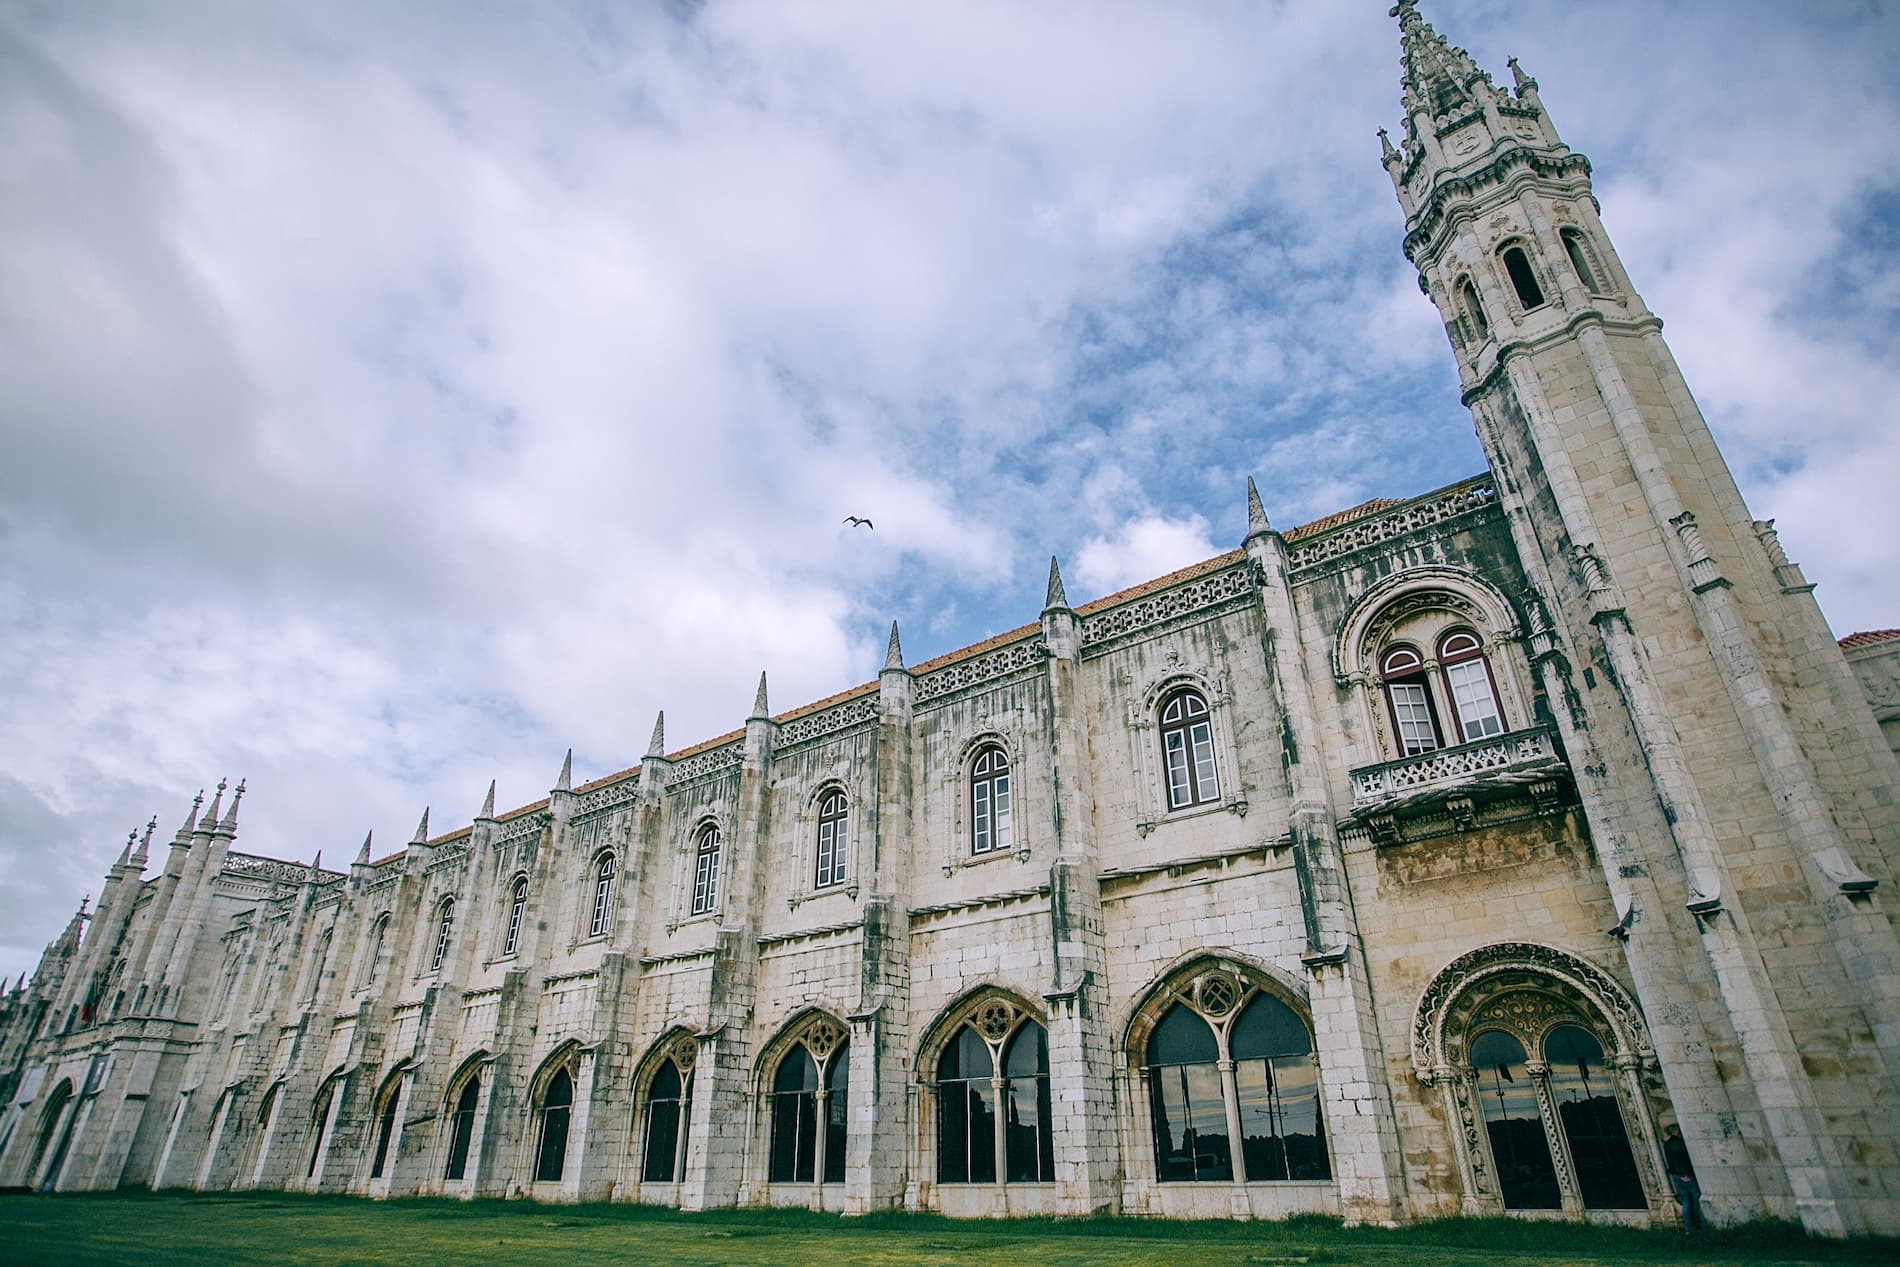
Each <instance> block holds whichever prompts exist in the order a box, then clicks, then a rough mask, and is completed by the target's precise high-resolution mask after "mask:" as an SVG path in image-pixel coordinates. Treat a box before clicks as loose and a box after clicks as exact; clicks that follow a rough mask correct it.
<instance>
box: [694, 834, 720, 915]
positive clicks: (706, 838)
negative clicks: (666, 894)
mask: <svg viewBox="0 0 1900 1267" xmlns="http://www.w3.org/2000/svg"><path fill="white" fill-rule="evenodd" d="M718 905H719V828H718V826H717V825H715V824H713V823H707V824H706V825H705V826H704V827H702V828H701V829H700V831H699V836H698V838H697V844H696V845H695V847H694V849H693V914H695V915H705V914H707V913H709V912H711V911H712V910H714V909H716V908H717V907H718Z"/></svg>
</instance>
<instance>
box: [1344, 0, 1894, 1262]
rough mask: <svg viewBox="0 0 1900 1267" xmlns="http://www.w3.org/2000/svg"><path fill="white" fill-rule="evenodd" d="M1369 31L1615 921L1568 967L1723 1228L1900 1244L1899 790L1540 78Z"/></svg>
mask: <svg viewBox="0 0 1900 1267" xmlns="http://www.w3.org/2000/svg"><path fill="white" fill-rule="evenodd" d="M1391 14H1392V16H1393V17H1396V18H1397V19H1398V21H1399V27H1400V42H1401V59H1400V60H1401V68H1402V73H1401V81H1402V85H1403V93H1404V109H1405V122H1404V127H1403V131H1402V135H1401V139H1400V143H1399V144H1398V145H1394V144H1393V142H1392V140H1391V138H1390V137H1389V136H1387V134H1386V133H1385V132H1383V131H1381V133H1380V138H1381V142H1382V145H1383V149H1384V163H1385V167H1386V171H1387V172H1388V173H1389V174H1390V175H1391V178H1392V184H1393V188H1394V189H1395V190H1396V191H1397V194H1398V199H1399V205H1400V206H1401V207H1402V208H1403V210H1404V213H1405V239H1404V249H1405V254H1406V258H1407V259H1409V260H1410V261H1411V262H1412V263H1413V265H1414V266H1416V268H1417V269H1418V276H1419V286H1420V288H1421V289H1422V290H1423V291H1424V292H1425V294H1426V295H1427V296H1428V297H1429V298H1430V299H1431V300H1432V302H1433V303H1434V304H1435V305H1436V306H1437V308H1438V311H1439V313H1440V315H1441V316H1442V318H1443V320H1444V326H1445V332H1446V335H1447V337H1448V338H1449V340H1450V343H1451V347H1452V351H1453V354H1454V355H1455V357H1456V358H1457V362H1458V371H1459V378H1460V384H1461V387H1462V389H1463V400H1464V403H1465V404H1466V405H1467V406H1468V407H1469V408H1470V410H1471V414H1472V418H1473V420H1474V422H1475V423H1476V426H1477V432H1478V437H1479V439H1480V441H1481V443H1482V444H1483V446H1484V450H1485V455H1486V457H1487V459H1488V461H1489V463H1490V466H1491V471H1492V474H1493V477H1494V478H1495V480H1496V481H1497V490H1498V495H1499V501H1500V504H1501V505H1502V506H1503V508H1504V510H1505V512H1506V514H1507V516H1508V519H1509V522H1510V525H1511V532H1512V537H1513V540H1514V542H1515V544H1516V547H1517V552H1518V555H1519V557H1520V560H1521V562H1522V565H1523V569H1524V573H1525V575H1526V577H1527V578H1528V580H1529V583H1530V588H1529V590H1528V591H1527V592H1526V593H1525V594H1524V595H1523V596H1522V598H1521V601H1522V604H1523V608H1524V619H1525V626H1526V628H1527V629H1528V630H1529V634H1528V641H1529V643H1530V646H1529V648H1528V649H1529V653H1530V656H1531V659H1532V662H1533V663H1534V664H1535V665H1536V666H1537V669H1538V674H1539V680H1540V684H1541V686H1542V688H1543V691H1544V694H1545V697H1546V701H1547V703H1548V705H1549V707H1550V709H1551V712H1552V715H1553V718H1554V720H1555V721H1556V724H1557V726H1558V729H1559V732H1560V734H1561V735H1562V736H1563V739H1564V743H1565V746H1566V749H1567V752H1568V756H1569V760H1570V763H1571V765H1572V767H1573V769H1574V771H1575V774H1576V777H1577V785H1578V791H1579V796H1580V798H1581V800H1582V802H1583V805H1584V810H1585V813H1586V816H1587V818H1588V822H1589V825H1590V832H1591V845H1592V847H1593V850H1594V852H1595V853H1596V856H1597V862H1598V863H1599V864H1600V869H1601V873H1602V876H1603V880H1604V883H1605V885H1606V886H1607V887H1608V889H1609V891H1610V895H1611V898H1612V900H1613V901H1614V904H1615V907H1616V910H1617V913H1618V915H1619V917H1620V920H1619V923H1618V925H1617V927H1616V928H1615V929H1614V930H1612V931H1611V933H1610V934H1607V935H1606V941H1605V944H1604V945H1603V946H1599V947H1581V948H1580V949H1583V950H1585V951H1586V952H1593V953H1597V954H1599V955H1602V954H1603V953H1606V952H1607V953H1610V954H1611V955H1612V956H1614V955H1615V954H1619V953H1620V955H1621V957H1622V959H1623V964H1624V967H1625V968H1626V969H1627V971H1628V975H1629V977H1630V979H1631V980H1632V981H1633V983H1634V984H1635V986H1636V988H1637V994H1638V997H1639V998H1640V1000H1641V1003H1642V1006H1643V1009H1644V1012H1645V1014H1646V1016H1647V1017H1648V1018H1649V1020H1650V1022H1651V1024H1652V1025H1653V1026H1654V1029H1655V1033H1656V1038H1657V1049H1658V1050H1657V1060H1658V1064H1659V1071H1660V1073H1661V1076H1662V1079H1663V1081H1664V1083H1665V1084H1666V1086H1667V1091H1668V1097H1669V1100H1670V1102H1671V1104H1672V1106H1673V1108H1674V1110H1675V1112H1676V1113H1677V1115H1679V1117H1680V1119H1681V1122H1682V1125H1683V1128H1684V1135H1685V1138H1686V1139H1687V1140H1688V1142H1689V1146H1690V1151H1691V1154H1692V1156H1693V1158H1694V1160H1695V1162H1696V1166H1697V1172H1698V1174H1699V1175H1700V1176H1701V1178H1702V1181H1703V1183H1704V1185H1705V1191H1706V1193H1707V1196H1708V1198H1709V1203H1710V1205H1711V1207H1712V1208H1713V1210H1714V1212H1715V1213H1716V1214H1717V1215H1718V1217H1726V1218H1731V1219H1739V1218H1744V1217H1747V1216H1748V1215H1749V1213H1750V1212H1751V1211H1753V1212H1757V1213H1759V1212H1761V1211H1762V1210H1764V1209H1766V1210H1768V1211H1771V1212H1774V1213H1778V1214H1781V1215H1784V1216H1792V1217H1799V1218H1800V1219H1801V1220H1802V1222H1803V1223H1804V1224H1805V1225H1807V1226H1808V1227H1809V1228H1810V1229H1811V1230H1813V1231H1816V1232H1821V1233H1828V1234H1836V1235H1838V1234H1842V1233H1847V1232H1855V1231H1860V1230H1863V1229H1865V1230H1876V1231H1883V1232H1893V1231H1896V1230H1900V1228H1896V1226H1895V1223H1896V1221H1897V1220H1900V1212H1896V1211H1895V1210H1894V1209H1891V1208H1889V1206H1890V1205H1891V1204H1892V1203H1888V1202H1872V1201H1863V1200H1861V1199H1858V1198H1857V1197H1856V1195H1855V1193H1856V1191H1860V1192H1879V1191H1884V1189H1883V1187H1882V1181H1881V1180H1880V1179H1879V1177H1878V1175H1877V1174H1876V1173H1875V1167H1873V1166H1872V1165H1871V1164H1870V1163H1868V1162H1865V1161H1863V1160H1861V1158H1863V1157H1864V1156H1865V1155H1866V1153H1867V1144H1868V1141H1870V1140H1882V1139H1885V1140H1891V1139H1895V1138H1900V1110H1896V1109H1895V1108H1893V1107H1891V1106H1893V1105H1895V1104H1896V1103H1900V1082H1897V1081H1896V1075H1900V940H1897V939H1896V936H1895V928H1894V921H1893V916H1892V915H1891V914H1890V913H1889V911H1888V910H1887V909H1883V903H1890V902H1891V893H1890V892H1889V893H1884V894H1883V893H1881V892H1880V891H1879V890H1880V888H1881V885H1882V882H1883V881H1887V880H1890V878H1891V874H1892V871H1893V868H1894V865H1895V862H1896V854H1900V810H1897V809H1896V805H1897V804H1900V767H1896V764H1895V761H1894V759H1893V756H1892V753H1891V751H1890V750H1889V749H1887V747H1886V746H1885V744H1884V743H1883V742H1882V741H1881V736H1880V732H1879V729H1878V727H1877V725H1876V724H1875V723H1874V720H1873V717H1872V715H1871V712H1870V710H1869V709H1868V708H1867V707H1866V705H1865V703H1864V701H1863V700H1862V698H1861V697H1860V696H1859V695H1858V693H1857V692H1856V690H1855V687H1854V683H1853V681H1852V678H1851V676H1850V674H1849V671H1848V669H1847V666H1846V663H1845V661H1844V660H1843V658H1842V656H1841V653H1840V650H1839V648H1838V646H1837V645H1836V644H1835V642H1834V638H1833V635H1832V633H1831V632H1830V631H1829V629H1828V627H1827V622H1826V620H1825V619H1824V618H1823V617H1822V616H1821V613H1820V609H1819V608H1818V607H1817V606H1816V604H1815V602H1814V598H1813V596H1812V593H1811V590H1812V588H1813V587H1812V586H1810V585H1809V584H1807V582H1806V580H1805V578H1804V577H1803V576H1802V574H1801V571H1800V569H1799V568H1798V567H1796V566H1795V565H1794V564H1792V563H1790V562H1789V561H1788V559H1787V557H1786V555H1785V554H1783V553H1782V551H1781V547H1780V545H1779V543H1778V541H1777V540H1776V537H1775V533H1774V525H1773V523H1772V522H1771V521H1756V520H1754V519H1753V518H1752V517H1751V515H1750V513H1749V511H1748V508H1747V506H1746V505H1745V504H1744V502H1743V500H1742V496H1741V493H1740V491H1739V489H1738V488H1737V486H1736V484H1735V481H1734V478H1733V477H1732V476H1731V474H1730V473H1729V470H1728V467H1727V465H1726V464H1725V463H1724V461H1723V459H1722V455H1721V453H1720V452H1719V451H1718V450H1717V447H1716V444H1715V439H1714V437H1713V435H1712V434H1711V432H1710V430H1709V427H1708V424H1707V423H1706V422H1705V421H1704V419H1703V417H1702V414H1701V411H1700V410H1699V409H1698V408H1697V406H1696V402H1695V399H1694V397H1693V396H1692V395H1691V393H1690V391H1689V388H1688V385H1687V383H1686V382H1685V381H1684V379H1683V376H1682V373H1681V371H1680V369H1679V368H1678V367H1677V365H1676V362H1675V359H1674V357H1673V356H1672V355H1671V353H1670V351H1669V347H1668V345H1667V344H1666V343H1665V342H1664V340H1663V336H1662V322H1661V320H1659V319H1658V318H1657V317H1656V315H1655V314H1654V313H1652V312H1651V311H1650V310H1649V308H1648V307H1647V306H1646V305H1645V304H1644V302H1643V300H1642V297H1641V296H1640V295H1638V294H1637V292H1636V288H1635V286H1634V285H1633V284H1632V282H1631V280H1630V278H1629V275H1628V274H1627V273H1626V272H1625V271H1624V268H1623V264H1622V261H1621V260H1620V259H1619V258H1618V256H1617V253H1616V249H1615V247H1614V246H1613V245H1612V244H1611V241H1610V238H1609V235H1608V233H1607V232H1606V231H1605V229H1604V225H1603V221H1602V220H1601V219H1600V218H1599V208H1598V205H1597V201H1596V197H1595V195H1594V193H1593V191H1592V186H1591V180H1590V162H1589V160H1588V159H1587V158H1585V157H1584V156H1583V155H1582V154H1579V153H1577V152H1575V151H1573V150H1571V149H1570V148H1569V147H1568V146H1567V145H1565V144H1564V142H1563V139H1562V137H1560V136H1559V135H1558V133H1557V130H1556V128H1555V126H1554V125H1553V124H1552V122H1551V119H1550V116H1549V114H1548V113H1547V112H1546V111H1545V109H1544V105H1543V102H1542V101H1541V100H1540V98H1539V96H1538V89H1537V82H1536V80H1534V79H1532V78H1531V77H1530V76H1529V75H1527V74H1525V73H1524V71H1523V70H1522V69H1521V68H1520V67H1519V66H1518V64H1517V61H1516V59H1512V60H1511V62H1510V63H1509V67H1510V71H1511V77H1512V81H1513V83H1512V86H1511V87H1510V88H1508V89H1507V88H1503V87H1500V86H1499V85H1497V84H1495V83H1493V81H1492V79H1491V77H1490V76H1489V75H1488V74H1487V73H1485V72H1484V71H1483V70H1481V69H1479V68H1478V67H1477V66H1476V65H1475V64H1474V63H1473V61H1472V59H1471V58H1470V57H1469V56H1468V55H1467V54H1466V53H1465V51H1464V50H1463V49H1460V48H1457V47H1454V46H1452V45H1450V44H1449V43H1447V42H1446V40H1445V39H1444V37H1442V36H1441V35H1439V34H1438V32H1436V31H1435V30H1433V29H1432V27H1431V25H1430V24H1429V23H1427V22H1426V21H1425V19H1424V18H1423V17H1422V16H1421V15H1420V14H1419V12H1418V9H1417V0H1399V3H1398V4H1397V5H1395V6H1394V7H1393V9H1392V11H1391ZM1612 937H1613V938H1615V939H1616V940H1614V941H1612V940H1610V938H1612ZM1618 942H1620V951H1618V950H1616V949H1615V948H1616V947H1617V945H1618ZM1822 1050H1825V1051H1827V1052H1830V1053H1835V1054H1836V1055H1837V1056H1838V1057H1839V1059H1838V1061H1837V1060H1835V1059H1832V1058H1830V1059H1824V1060H1823V1059H1816V1058H1815V1057H1814V1055H1813V1053H1815V1052H1818V1051H1822ZM1849 1069H1852V1070H1853V1071H1854V1072H1852V1073H1849V1072H1848V1070H1849ZM1844 1104H1851V1105H1852V1106H1853V1108H1852V1109H1851V1110H1850V1111H1848V1112H1846V1113H1842V1112H1839V1111H1837V1108H1836V1106H1838V1105H1844ZM1822 1105H1826V1106H1827V1111H1826V1112H1825V1113H1823V1112H1822V1109H1821V1106H1822Z"/></svg>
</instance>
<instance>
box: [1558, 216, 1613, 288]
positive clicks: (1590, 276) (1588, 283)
mask: <svg viewBox="0 0 1900 1267" xmlns="http://www.w3.org/2000/svg"><path fill="white" fill-rule="evenodd" d="M1558 236H1560V237H1562V238H1563V241H1564V254H1566V255H1568V256H1569V257H1570V267H1571V268H1572V269H1574V270H1575V271H1576V274H1577V280H1578V281H1580V282H1582V283H1583V288H1584V289H1585V290H1587V291H1589V292H1590V293H1591V294H1593V295H1600V294H1602V293H1603V287H1602V285H1601V284H1600V283H1598V281H1597V275H1596V270H1595V269H1593V268H1591V267H1590V255H1589V248H1588V247H1586V246H1585V245H1584V244H1583V234H1581V233H1579V232H1577V230H1575V229H1563V230H1561V231H1560V232H1559V235H1558Z"/></svg>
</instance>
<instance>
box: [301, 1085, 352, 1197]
mask: <svg viewBox="0 0 1900 1267" xmlns="http://www.w3.org/2000/svg"><path fill="white" fill-rule="evenodd" d="M342 1085H343V1083H342V1079H340V1078H331V1079H330V1080H329V1081H328V1082H326V1083H324V1084H323V1089H322V1090H320V1091H319V1092H317V1101H316V1108H315V1110H314V1111H313V1112H312V1113H311V1114H310V1162H309V1164H308V1165H306V1166H305V1167H304V1171H303V1177H304V1178H305V1179H314V1178H316V1177H317V1163H318V1162H320V1161H322V1160H323V1150H324V1146H325V1145H327V1144H328V1143H329V1142H330V1118H331V1112H332V1110H334V1109H335V1108H336V1101H337V1090H338V1088H340V1087H341V1086H342Z"/></svg>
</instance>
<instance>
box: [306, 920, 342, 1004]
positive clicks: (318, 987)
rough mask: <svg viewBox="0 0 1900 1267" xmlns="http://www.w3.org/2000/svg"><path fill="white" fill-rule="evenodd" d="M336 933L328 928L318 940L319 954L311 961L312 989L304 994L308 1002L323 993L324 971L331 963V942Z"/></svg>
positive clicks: (313, 956) (312, 957)
mask: <svg viewBox="0 0 1900 1267" xmlns="http://www.w3.org/2000/svg"><path fill="white" fill-rule="evenodd" d="M335 932H336V930H335V929H333V928H326V929H324V930H323V936H321V937H319V938H317V953H316V954H314V955H312V956H311V960H310V989H309V990H307V991H306V992H305V994H304V998H305V1000H306V1001H307V1000H310V999H314V998H316V997H317V996H318V995H319V994H322V993H323V970H324V968H325V967H326V966H327V965H328V964H329V962H330V942H331V940H332V937H333V935H334V934H335Z"/></svg>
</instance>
